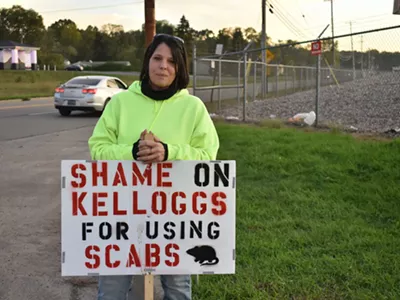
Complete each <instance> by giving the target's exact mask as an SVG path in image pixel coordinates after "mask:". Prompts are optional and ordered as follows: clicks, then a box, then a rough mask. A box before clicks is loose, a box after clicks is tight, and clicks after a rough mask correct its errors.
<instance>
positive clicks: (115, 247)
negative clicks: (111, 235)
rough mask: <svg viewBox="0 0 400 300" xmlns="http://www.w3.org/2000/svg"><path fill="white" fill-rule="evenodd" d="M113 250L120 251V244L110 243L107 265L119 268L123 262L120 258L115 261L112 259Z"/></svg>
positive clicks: (107, 252) (107, 248)
mask: <svg viewBox="0 0 400 300" xmlns="http://www.w3.org/2000/svg"><path fill="white" fill-rule="evenodd" d="M111 250H115V251H119V247H118V245H108V246H107V247H106V266H107V267H109V268H111V269H112V268H118V266H119V265H120V264H121V262H120V261H119V260H116V261H114V263H112V262H111V260H110V256H111V254H110V251H111Z"/></svg>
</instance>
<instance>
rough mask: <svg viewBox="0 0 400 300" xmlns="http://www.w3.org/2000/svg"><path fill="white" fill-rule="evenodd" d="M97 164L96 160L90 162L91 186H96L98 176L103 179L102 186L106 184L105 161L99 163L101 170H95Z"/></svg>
mask: <svg viewBox="0 0 400 300" xmlns="http://www.w3.org/2000/svg"><path fill="white" fill-rule="evenodd" d="M97 167H98V164H97V162H94V163H92V180H93V186H97V185H98V183H97V180H98V178H99V177H101V178H102V179H103V186H107V185H108V181H107V179H108V177H107V162H102V163H101V171H98V170H97Z"/></svg>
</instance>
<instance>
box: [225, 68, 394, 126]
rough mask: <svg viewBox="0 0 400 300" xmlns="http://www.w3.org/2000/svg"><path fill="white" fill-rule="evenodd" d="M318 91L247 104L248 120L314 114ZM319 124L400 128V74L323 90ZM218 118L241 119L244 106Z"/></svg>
mask: <svg viewBox="0 0 400 300" xmlns="http://www.w3.org/2000/svg"><path fill="white" fill-rule="evenodd" d="M315 98H316V96H315V90H310V91H305V92H299V93H295V94H292V95H287V96H282V97H279V98H271V99H267V100H256V101H254V102H249V103H248V104H247V118H248V119H250V120H255V121H258V120H263V119H271V118H275V117H276V118H279V119H284V120H287V119H289V118H290V117H293V116H294V115H295V114H297V113H304V112H305V113H307V112H310V111H315ZM319 99H320V100H319V122H320V123H319V124H320V125H322V124H324V125H328V126H329V125H330V126H331V125H335V126H340V127H343V128H345V129H352V130H357V131H359V132H371V133H376V132H378V133H383V132H388V131H390V130H391V131H392V132H394V133H395V131H394V129H395V128H400V73H384V74H380V75H374V76H373V77H368V78H364V79H359V80H356V81H352V82H346V83H344V84H341V85H340V86H337V85H330V86H325V87H322V88H321V89H320V98H319ZM219 115H221V116H223V117H228V116H236V117H239V118H241V116H242V107H232V106H231V107H229V108H225V109H224V110H223V111H222V112H221V113H220V114H219Z"/></svg>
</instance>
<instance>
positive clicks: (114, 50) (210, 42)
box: [0, 5, 400, 74]
mask: <svg viewBox="0 0 400 300" xmlns="http://www.w3.org/2000/svg"><path fill="white" fill-rule="evenodd" d="M14 28H19V30H15V29H14ZM156 32H157V33H168V34H175V35H177V36H179V37H181V38H183V39H184V40H185V47H186V49H187V51H188V56H189V57H188V58H189V63H190V64H189V66H190V68H192V51H193V45H194V44H196V47H197V54H198V55H199V56H205V55H213V54H215V48H216V45H217V44H223V46H224V52H225V51H226V52H234V51H240V50H243V49H244V48H245V47H246V46H248V45H249V43H252V48H253V49H254V48H261V43H260V40H261V34H260V32H258V31H257V30H255V29H254V28H251V27H249V28H241V27H234V28H221V29H220V30H219V31H218V32H216V33H214V32H212V31H211V30H209V29H207V28H204V29H199V30H196V29H194V28H192V26H191V25H190V22H189V20H188V19H187V18H186V17H185V16H184V15H183V16H182V17H181V19H180V21H179V23H178V24H171V23H170V22H168V21H167V20H158V21H157V22H156ZM0 36H1V37H2V39H6V40H7V39H10V40H14V41H16V42H24V43H28V44H32V45H35V46H39V47H40V48H41V50H40V53H39V55H38V58H40V57H41V56H47V57H53V56H51V55H50V54H60V55H62V56H63V58H64V59H68V60H69V61H71V62H72V63H74V62H77V61H89V60H92V61H130V62H131V64H132V66H133V67H134V68H135V70H139V69H140V67H141V61H142V58H143V56H144V52H145V45H144V43H145V37H144V36H145V35H144V24H143V25H142V28H141V29H140V30H130V31H125V30H124V28H123V26H121V25H119V24H104V25H103V26H101V28H97V27H94V26H88V27H87V28H86V29H80V28H78V27H77V25H76V24H75V22H74V21H73V20H71V19H60V20H58V21H56V22H54V23H53V24H51V25H50V26H49V27H48V28H47V30H46V28H45V27H44V25H43V18H42V16H41V15H39V14H38V13H37V12H35V11H33V10H26V9H24V8H22V7H21V6H19V5H14V6H13V7H12V8H3V9H0ZM340 41H341V40H340V39H339V40H336V41H335V45H334V46H335V60H336V63H339V62H340V64H341V65H340V66H341V67H343V68H352V60H351V59H347V57H349V54H350V53H349V52H346V51H340V47H339V46H340V45H339V44H340ZM294 42H296V41H293V40H287V41H282V40H279V39H277V40H276V41H273V40H272V39H271V37H267V45H269V46H282V44H285V45H286V44H290V43H294ZM323 48H324V51H325V54H324V57H325V58H326V59H327V62H328V63H329V64H330V65H332V63H333V57H332V42H331V41H330V40H326V41H323ZM271 52H272V53H273V55H274V59H273V60H272V61H271V63H278V64H286V65H307V66H314V65H315V57H313V56H312V55H310V44H305V45H297V46H291V47H279V48H275V49H271ZM351 56H352V53H351V55H350V57H351ZM53 58H54V61H53V60H52V61H49V63H50V64H51V65H54V64H56V65H57V64H59V62H60V60H59V59H58V58H57V57H53ZM229 58H230V59H238V58H239V57H233V56H230V57H229ZM249 58H251V59H252V60H253V61H254V60H261V53H260V52H253V53H250V54H249ZM355 60H356V69H361V68H362V67H363V66H364V68H365V67H366V66H369V67H371V68H373V69H379V70H391V68H392V66H393V65H398V61H399V60H400V53H399V52H396V53H392V52H383V53H379V52H378V51H376V50H369V51H368V52H364V53H363V54H362V53H360V52H357V51H355ZM108 67H110V66H108ZM336 67H338V65H336ZM224 68H226V67H225V66H224ZM116 70H119V69H116ZM223 72H224V73H226V74H236V72H237V70H236V69H235V68H234V66H233V65H232V66H231V67H228V70H223Z"/></svg>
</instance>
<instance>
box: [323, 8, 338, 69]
mask: <svg viewBox="0 0 400 300" xmlns="http://www.w3.org/2000/svg"><path fill="white" fill-rule="evenodd" d="M324 1H325V2H326V1H330V2H331V27H332V64H333V67H336V57H335V38H334V37H335V30H334V24H333V23H334V22H333V0H324Z"/></svg>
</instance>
